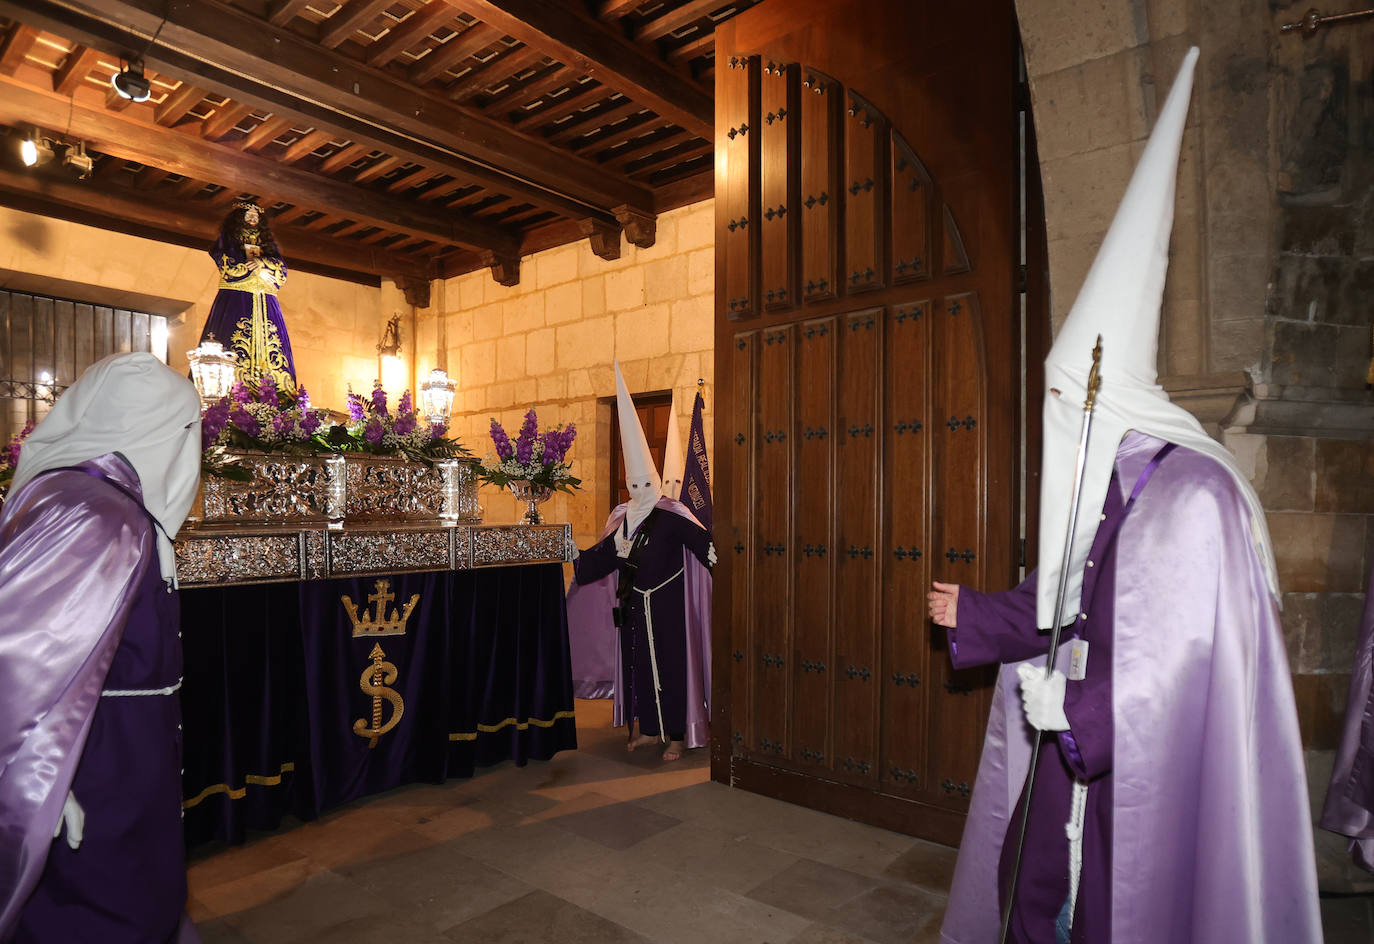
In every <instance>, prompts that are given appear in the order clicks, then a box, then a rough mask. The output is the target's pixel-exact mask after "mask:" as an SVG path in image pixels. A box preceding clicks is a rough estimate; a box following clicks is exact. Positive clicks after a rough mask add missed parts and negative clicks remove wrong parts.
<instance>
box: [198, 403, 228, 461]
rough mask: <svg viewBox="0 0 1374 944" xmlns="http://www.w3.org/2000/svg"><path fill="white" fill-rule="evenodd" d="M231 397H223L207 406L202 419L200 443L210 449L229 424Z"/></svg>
mask: <svg viewBox="0 0 1374 944" xmlns="http://www.w3.org/2000/svg"><path fill="white" fill-rule="evenodd" d="M229 408H230V407H229V398H228V397H221V398H220V399H218V400H216V401H215V402H214V403H212V404H210V405H209V406H208V407H206V408H205V415H204V416H202V417H201V419H200V444H201V447H202V448H204V449H209V448H210V447H211V446H213V445H214V444H215V440H217V439H219V436H220V433H222V432H224V428H225V427H226V426H228V425H229Z"/></svg>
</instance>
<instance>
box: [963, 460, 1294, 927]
mask: <svg viewBox="0 0 1374 944" xmlns="http://www.w3.org/2000/svg"><path fill="white" fill-rule="evenodd" d="M1162 445H1163V443H1162V442H1161V441H1160V440H1158V439H1154V438H1152V437H1148V436H1142V435H1140V434H1137V433H1130V434H1128V435H1127V436H1126V437H1125V438H1124V439H1123V440H1122V443H1121V447H1120V449H1119V451H1118V453H1117V474H1118V477H1119V481H1118V492H1117V497H1118V498H1119V499H1122V500H1124V498H1125V496H1124V495H1123V494H1122V493H1123V492H1125V491H1127V490H1129V489H1130V487H1131V486H1132V484H1133V483H1134V482H1135V481H1136V480H1137V478H1138V476H1139V474H1140V472H1141V471H1142V470H1143V469H1144V467H1145V466H1146V465H1147V464H1148V463H1149V460H1150V459H1151V458H1152V457H1153V456H1154V455H1155V453H1156V452H1157V451H1158V449H1159V448H1160V446H1162ZM1088 513H1091V511H1088ZM1115 540H1116V553H1117V561H1118V565H1117V567H1116V568H1115V573H1114V575H1113V579H1114V584H1113V586H1112V587H1111V589H1110V591H1108V589H1107V587H1106V586H1105V584H1104V585H1101V586H1098V587H1097V588H1095V592H1094V594H1093V598H1091V599H1089V604H1090V606H1094V607H1098V608H1100V607H1103V606H1106V605H1108V601H1107V600H1106V599H1104V598H1103V594H1106V593H1109V596H1110V608H1111V627H1110V628H1111V632H1110V636H1111V638H1110V643H1109V645H1110V650H1111V651H1110V655H1109V658H1108V660H1107V661H1108V662H1109V664H1110V668H1111V678H1110V684H1109V690H1110V725H1111V731H1112V736H1111V754H1110V770H1111V776H1110V786H1111V796H1110V799H1109V800H1107V801H1106V802H1105V806H1106V809H1105V810H1104V809H1103V806H1104V803H1103V795H1102V792H1101V790H1100V788H1099V789H1098V790H1097V791H1094V790H1093V789H1092V788H1090V791H1089V794H1090V796H1089V804H1090V805H1089V810H1088V814H1087V815H1088V820H1087V821H1086V822H1085V850H1084V855H1085V859H1088V858H1089V857H1092V856H1096V859H1097V861H1098V862H1099V863H1105V862H1106V861H1107V860H1109V862H1110V864H1109V866H1108V865H1105V864H1103V865H1100V866H1099V867H1101V868H1104V869H1106V870H1107V872H1108V874H1107V875H1106V876H1105V877H1104V876H1103V875H1101V874H1096V875H1095V874H1093V873H1092V871H1090V869H1091V868H1092V867H1093V866H1090V865H1089V864H1088V863H1087V862H1085V865H1084V870H1083V873H1082V875H1083V886H1082V890H1081V891H1080V895H1086V896H1088V897H1089V898H1090V899H1097V900H1105V901H1106V902H1108V903H1109V915H1108V917H1107V919H1106V921H1107V926H1108V928H1109V933H1107V934H1105V935H1102V936H1100V937H1095V938H1093V944H1099V942H1106V944H1159V942H1165V941H1167V942H1169V944H1215V942H1232V941H1235V942H1247V944H1308V942H1315V941H1320V940H1321V923H1320V917H1319V913H1318V906H1317V882H1316V866H1315V857H1314V853H1313V847H1312V830H1311V818H1310V812H1309V808H1308V805H1307V785H1306V775H1305V772H1304V768H1303V760H1302V747H1301V743H1300V741H1299V737H1298V723H1297V712H1296V709H1295V707H1294V703H1293V690H1292V683H1291V681H1290V679H1289V674H1288V662H1287V655H1286V651H1285V648H1284V642H1283V636H1282V632H1281V630H1280V627H1279V620H1278V612H1277V609H1276V607H1275V604H1274V601H1273V598H1272V596H1271V595H1270V593H1269V589H1268V581H1267V579H1266V575H1265V573H1264V569H1263V565H1262V564H1261V561H1260V558H1259V556H1258V554H1257V553H1256V551H1255V548H1254V546H1253V544H1252V541H1251V533H1250V526H1249V511H1248V508H1247V506H1246V504H1245V502H1244V500H1243V498H1242V496H1241V495H1240V493H1239V492H1238V490H1237V489H1236V486H1235V483H1234V481H1233V480H1232V479H1231V477H1230V474H1229V473H1228V472H1227V471H1226V470H1225V469H1224V468H1222V467H1221V466H1220V465H1218V464H1217V463H1216V462H1214V461H1213V460H1212V459H1210V458H1208V457H1206V456H1203V455H1201V454H1199V453H1196V452H1193V451H1191V450H1187V449H1177V450H1175V451H1174V452H1173V453H1172V454H1170V455H1169V456H1168V457H1167V458H1166V459H1164V461H1163V462H1162V463H1161V464H1160V466H1159V469H1158V471H1157V472H1155V474H1154V476H1153V478H1152V479H1151V480H1150V482H1149V485H1148V487H1146V488H1145V489H1144V490H1143V491H1142V492H1141V494H1140V497H1139V498H1138V500H1137V501H1136V503H1135V505H1134V506H1133V508H1132V509H1131V512H1130V514H1129V515H1127V516H1126V518H1125V520H1124V521H1123V522H1122V523H1121V526H1120V528H1119V530H1118V531H1117V534H1116V538H1115ZM1094 569H1095V568H1094ZM1099 579H1102V580H1105V578H1099ZM960 596H961V599H960V610H959V614H958V618H959V623H960V625H961V627H962V626H963V625H964V616H965V613H964V609H963V599H962V596H963V594H962V591H961V594H960ZM970 599H973V596H972V595H970ZM975 609H976V605H975ZM1092 615H1093V614H1092V613H1091V612H1090V617H1091V616H1092ZM960 645H961V647H962V646H963V645H965V643H964V642H963V641H961V642H960ZM1042 648H1043V645H1042ZM1064 652H1065V650H1064V649H1061V651H1060V656H1061V663H1060V664H1061V665H1062V657H1063V654H1064ZM1101 655H1102V653H1101V650H1100V648H1099V647H1098V646H1097V645H1096V644H1094V645H1093V646H1092V647H1091V648H1090V652H1089V659H1088V661H1089V672H1090V673H1091V672H1092V670H1093V669H1095V668H1097V667H1098V666H1100V664H1101V663H1100V660H1101ZM1037 661H1040V663H1041V664H1042V665H1043V656H1041V657H1039V659H1038V660H1037ZM1075 684H1077V683H1075V682H1069V683H1068V685H1069V686H1070V687H1071V686H1073V685H1075ZM1084 707H1087V706H1084V705H1079V706H1078V708H1077V709H1076V708H1075V706H1074V704H1073V701H1072V696H1068V695H1066V701H1065V713H1066V714H1067V715H1068V716H1069V718H1070V725H1071V732H1072V734H1073V735H1074V739H1075V741H1076V742H1077V747H1078V748H1079V750H1080V753H1081V754H1082V756H1083V757H1084V758H1085V759H1087V758H1088V756H1089V755H1090V754H1092V753H1093V752H1094V751H1095V750H1096V748H1095V747H1094V744H1095V739H1094V738H1093V736H1091V735H1089V734H1088V733H1087V732H1088V730H1089V727H1090V723H1089V720H1088V719H1084V718H1080V717H1079V713H1080V712H1079V710H1078V709H1082V708H1084ZM1101 721H1102V723H1103V724H1105V723H1107V719H1106V718H1102V719H1101ZM1027 732H1028V728H1027V727H1026V725H1025V723H1024V715H1023V712H1022V708H1021V703H1020V695H1019V689H1018V680H1017V676H1016V665H1014V664H1007V665H1004V666H1003V668H1002V671H1001V674H1000V676H999V678H998V683H997V688H996V690H995V692H994V695H993V704H992V711H991V713H990V715H989V719H988V728H987V735H986V738H985V740H984V744H983V755H982V760H981V762H980V765H979V770H978V780H977V783H976V785H975V787H974V792H973V797H972V801H971V804H970V808H969V816H968V821H967V823H966V825H965V827H964V836H963V840H962V842H961V845H960V853H959V860H958V864H957V865H956V867H955V873H954V881H953V885H952V887H951V889H950V897H949V906H948V908H947V910H946V913H945V921H944V926H943V928H942V929H941V940H942V941H944V942H946V944H991V942H995V941H996V940H997V938H998V926H999V921H1000V911H999V907H998V904H999V899H998V876H999V865H1000V862H1001V858H1002V853H1003V845H1004V840H1005V839H1006V837H1007V835H1008V826H1009V823H1010V821H1011V819H1012V817H1013V816H1014V815H1015V809H1014V804H1015V803H1016V801H1017V798H1018V796H1019V795H1020V792H1021V788H1022V785H1023V783H1024V781H1025V775H1026V767H1027V764H1028V762H1029V756H1030V737H1029V734H1028V733H1027ZM1046 753H1048V754H1049V758H1050V759H1049V760H1046V759H1044V757H1043V755H1044V754H1046ZM1064 756H1065V752H1062V751H1061V750H1059V749H1058V748H1056V746H1055V744H1054V742H1053V739H1051V740H1049V741H1047V742H1046V744H1045V747H1044V748H1042V760H1041V763H1042V765H1043V764H1049V763H1050V762H1051V761H1052V762H1053V763H1057V764H1062V763H1063V760H1062V758H1063V757H1064ZM1037 776H1044V774H1043V773H1041V774H1037ZM1051 780H1053V777H1051ZM1040 790H1041V786H1040V784H1039V782H1037V786H1036V794H1037V795H1039V792H1040ZM1046 792H1047V793H1051V794H1053V793H1054V790H1053V788H1051V790H1048V791H1046ZM1094 792H1096V794H1097V795H1096V796H1095V797H1094V796H1093V793H1094ZM1037 805H1038V803H1037ZM1104 815H1105V816H1107V817H1109V819H1110V825H1109V826H1105V825H1103V824H1102V822H1101V819H1100V817H1102V816H1104ZM1063 822H1064V819H1061V818H1058V817H1056V816H1051V821H1050V823H1049V824H1048V828H1047V829H1045V830H1043V831H1042V832H1041V833H1040V835H1041V836H1042V837H1051V836H1052V837H1053V838H1042V839H1041V840H1040V841H1041V842H1042V843H1044V842H1052V843H1054V844H1058V845H1063V844H1065V843H1066V840H1065V839H1064V834H1063V831H1062V827H1063ZM1094 824H1097V825H1094ZM1055 830H1058V834H1057V836H1055V835H1053V834H1054V831H1055ZM1093 831H1096V832H1097V834H1098V836H1099V837H1105V836H1109V837H1110V849H1109V850H1106V852H1105V853H1102V852H1099V853H1093V852H1092V849H1091V847H1090V846H1088V845H1087V843H1088V838H1089V835H1090V834H1091V833H1092V832H1093ZM1042 852H1043V850H1041V849H1038V848H1032V849H1031V850H1030V852H1029V853H1028V856H1029V857H1031V858H1034V857H1036V856H1038V855H1041V854H1042ZM1055 855H1056V858H1057V857H1058V853H1055ZM1023 867H1024V865H1023ZM1100 883H1105V888H1104V887H1103V885H1102V884H1100ZM1053 897H1054V892H1053V890H1051V893H1050V894H1049V898H1050V900H1051V901H1052V900H1053ZM1060 903H1061V904H1062V899H1061V900H1060ZM1091 904H1092V903H1091V901H1090V902H1087V903H1085V904H1084V907H1081V908H1080V909H1079V920H1083V921H1085V922H1086V923H1087V924H1086V926H1085V927H1084V929H1083V930H1085V931H1087V932H1088V933H1093V932H1092V931H1091V929H1090V927H1091V923H1092V921H1093V920H1094V919H1093V918H1091V917H1087V916H1086V915H1087V914H1088V912H1086V911H1085V910H1084V909H1085V908H1088V907H1091ZM1075 931H1076V932H1077V931H1078V928H1075ZM1076 939H1077V937H1076Z"/></svg>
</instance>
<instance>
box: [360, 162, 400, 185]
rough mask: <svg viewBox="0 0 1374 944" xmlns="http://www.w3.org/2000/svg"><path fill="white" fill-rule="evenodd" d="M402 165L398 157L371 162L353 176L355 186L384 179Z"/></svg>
mask: <svg viewBox="0 0 1374 944" xmlns="http://www.w3.org/2000/svg"><path fill="white" fill-rule="evenodd" d="M402 163H404V162H403V161H402V160H401V159H400V158H399V157H383V158H381V159H380V160H376V161H373V162H372V163H371V164H369V165H368V166H367V167H364V168H363V169H362V170H360V171H358V173H356V174H354V175H353V182H354V183H355V184H365V183H367V182H368V181H372V180H376V179H377V178H378V177H385V176H386V175H387V174H389V173H391V172H392V171H393V170H395V169H396V168H398V167H400V166H401V164H402Z"/></svg>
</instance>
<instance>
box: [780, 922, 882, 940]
mask: <svg viewBox="0 0 1374 944" xmlns="http://www.w3.org/2000/svg"><path fill="white" fill-rule="evenodd" d="M788 944H874V941H873V939H872V938H867V937H864V936H863V935H860V934H855V933H854V932H852V931H844V930H841V929H840V928H836V927H832V926H831V925H828V924H820V923H816V924H812V925H808V926H807V928H806V929H805V930H804V931H802V933H800V934H798V935H797V936H796V937H794V938H792V940H791V941H789V942H788Z"/></svg>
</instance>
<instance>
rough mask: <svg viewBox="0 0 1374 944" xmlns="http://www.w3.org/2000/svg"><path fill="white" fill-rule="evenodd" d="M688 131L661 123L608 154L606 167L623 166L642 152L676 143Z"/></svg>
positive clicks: (657, 149)
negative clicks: (647, 132) (659, 125)
mask: <svg viewBox="0 0 1374 944" xmlns="http://www.w3.org/2000/svg"><path fill="white" fill-rule="evenodd" d="M688 134H689V132H687V131H684V130H683V129H682V128H679V127H677V126H676V125H673V124H667V125H663V126H661V127H659V128H655V129H654V130H653V131H651V132H650V133H649V134H646V135H641V136H640V137H637V138H631V139H630V140H629V141H628V142H626V143H625V145H624V146H623V147H621V148H620V150H618V151H616V152H615V153H614V154H611V155H610V156H608V157H607V158H606V160H605V164H606V166H607V167H624V166H625V165H626V164H628V163H629V162H630V161H632V160H634V159H635V158H637V157H640V156H642V155H644V154H651V153H653V152H655V151H660V150H662V149H663V148H666V147H671V146H672V145H674V144H677V143H678V142H679V141H681V140H682V139H683V138H685V137H687V135H688Z"/></svg>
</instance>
